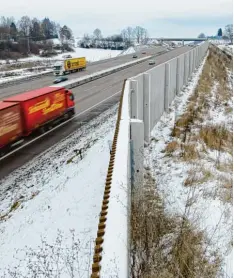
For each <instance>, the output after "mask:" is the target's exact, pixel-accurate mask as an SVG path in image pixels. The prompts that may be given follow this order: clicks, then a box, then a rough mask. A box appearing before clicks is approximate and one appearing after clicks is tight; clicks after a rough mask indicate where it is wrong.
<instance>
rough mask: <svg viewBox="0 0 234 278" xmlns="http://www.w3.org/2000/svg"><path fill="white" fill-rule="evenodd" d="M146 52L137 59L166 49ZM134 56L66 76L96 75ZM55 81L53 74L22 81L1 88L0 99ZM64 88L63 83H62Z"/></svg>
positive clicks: (161, 48)
mask: <svg viewBox="0 0 234 278" xmlns="http://www.w3.org/2000/svg"><path fill="white" fill-rule="evenodd" d="M144 50H145V51H146V54H142V52H143V50H142V51H141V52H137V53H136V54H137V56H138V57H137V59H140V58H143V57H145V56H149V55H155V54H156V55H157V53H160V52H162V51H165V50H166V48H165V47H161V46H158V47H149V48H147V49H144ZM132 56H133V54H129V55H122V56H117V57H115V58H112V59H109V60H103V61H98V62H94V63H91V64H89V65H87V68H86V70H84V71H81V72H77V73H72V74H69V75H66V76H67V77H68V79H69V80H72V79H75V78H77V77H82V76H85V75H88V74H91V73H95V72H98V71H101V70H105V69H108V68H111V67H115V66H119V65H122V64H124V63H128V62H131V61H134V60H135V59H134V58H132ZM54 79H56V77H55V76H54V75H53V73H51V74H50V75H46V76H42V77H41V78H37V79H34V80H25V81H22V83H17V84H14V85H6V87H2V88H0V99H4V98H6V97H9V96H12V95H16V94H19V93H22V92H25V91H30V90H33V89H38V88H42V87H46V86H50V85H52V84H53V81H54ZM61 86H62V83H61Z"/></svg>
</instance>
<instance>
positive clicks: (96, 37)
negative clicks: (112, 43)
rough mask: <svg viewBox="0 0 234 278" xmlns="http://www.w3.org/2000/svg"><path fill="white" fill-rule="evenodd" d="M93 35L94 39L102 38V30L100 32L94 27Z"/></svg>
mask: <svg viewBox="0 0 234 278" xmlns="http://www.w3.org/2000/svg"><path fill="white" fill-rule="evenodd" d="M93 36H94V38H95V39H96V40H100V39H101V38H102V32H101V30H100V29H98V28H97V29H95V30H94V31H93Z"/></svg>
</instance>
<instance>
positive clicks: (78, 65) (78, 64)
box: [54, 57, 86, 75]
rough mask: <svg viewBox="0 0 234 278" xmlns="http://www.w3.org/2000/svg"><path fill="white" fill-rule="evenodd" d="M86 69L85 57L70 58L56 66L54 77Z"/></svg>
mask: <svg viewBox="0 0 234 278" xmlns="http://www.w3.org/2000/svg"><path fill="white" fill-rule="evenodd" d="M84 69H86V59H85V57H79V58H70V59H66V60H63V61H61V62H57V63H56V64H55V65H54V75H64V74H68V73H72V72H76V71H80V70H84Z"/></svg>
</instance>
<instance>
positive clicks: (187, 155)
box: [181, 143, 199, 161]
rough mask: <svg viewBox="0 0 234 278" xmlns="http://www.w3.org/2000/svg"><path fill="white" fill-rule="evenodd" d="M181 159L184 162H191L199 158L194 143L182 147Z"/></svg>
mask: <svg viewBox="0 0 234 278" xmlns="http://www.w3.org/2000/svg"><path fill="white" fill-rule="evenodd" d="M181 157H182V159H183V160H184V161H191V160H195V159H198V158H199V152H198V150H197V145H196V144H194V143H189V144H184V145H182V150H181Z"/></svg>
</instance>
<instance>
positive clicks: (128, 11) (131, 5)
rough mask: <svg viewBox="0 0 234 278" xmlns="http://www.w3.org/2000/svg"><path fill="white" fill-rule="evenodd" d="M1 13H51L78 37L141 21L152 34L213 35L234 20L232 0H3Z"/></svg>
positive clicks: (38, 14)
mask: <svg viewBox="0 0 234 278" xmlns="http://www.w3.org/2000/svg"><path fill="white" fill-rule="evenodd" d="M0 6H1V7H0V13H1V14H0V15H4V16H14V17H15V18H16V19H19V18H20V17H21V16H23V15H28V16H30V17H31V18H32V17H37V18H39V19H42V18H44V17H49V18H50V19H51V20H53V21H57V22H59V23H60V24H61V25H64V24H67V25H68V26H69V27H70V28H71V29H72V30H73V33H74V35H75V36H76V37H78V36H83V34H84V33H92V32H93V30H94V29H95V28H99V29H101V31H102V34H103V35H111V34H113V33H119V32H120V31H121V30H122V29H123V28H125V27H127V26H132V27H134V26H136V25H140V26H143V27H144V28H146V29H147V30H148V31H149V34H150V36H151V37H172V36H173V37H179V36H185V37H190V36H193V37H194V36H195V37H197V35H198V34H199V33H201V32H204V33H205V34H206V35H213V34H215V33H216V32H217V29H218V28H219V27H224V26H225V25H226V24H229V23H232V11H233V4H232V0H193V1H190V0H138V1H136V0H135V1H134V0H115V1H113V0H111V1H107V0H86V1H85V0H67V1H61V2H60V1H58V0H56V1H55V0H40V1H38V0H37V1H35V0H30V1H29V0H17V1H3V0H2V1H1V4H0Z"/></svg>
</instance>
